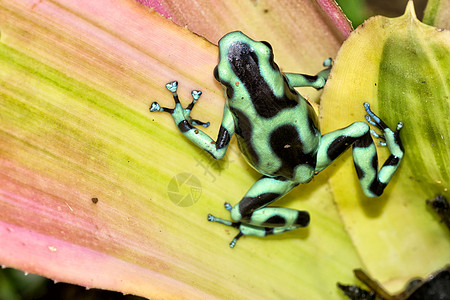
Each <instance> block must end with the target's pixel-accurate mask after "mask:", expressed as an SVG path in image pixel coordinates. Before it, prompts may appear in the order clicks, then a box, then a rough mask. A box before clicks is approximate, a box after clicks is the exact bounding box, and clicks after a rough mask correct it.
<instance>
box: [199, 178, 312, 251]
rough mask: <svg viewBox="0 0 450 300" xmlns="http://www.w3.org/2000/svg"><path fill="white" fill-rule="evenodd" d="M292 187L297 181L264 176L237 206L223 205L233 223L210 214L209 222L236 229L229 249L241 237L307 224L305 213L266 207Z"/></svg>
mask: <svg viewBox="0 0 450 300" xmlns="http://www.w3.org/2000/svg"><path fill="white" fill-rule="evenodd" d="M295 186H297V183H296V182H293V181H291V180H288V179H285V178H281V177H268V176H263V177H262V178H261V179H259V180H258V181H257V182H256V183H255V184H254V185H253V186H252V187H251V188H250V190H249V191H248V192H247V193H246V194H245V196H244V198H242V200H241V201H240V202H239V203H238V204H237V205H235V206H234V207H232V206H231V205H230V204H228V203H225V208H226V209H227V210H229V211H230V215H231V218H232V219H233V221H235V222H232V221H228V220H223V219H220V218H217V217H214V216H213V215H208V220H209V221H211V222H219V223H222V224H225V225H228V226H233V227H235V228H237V229H239V233H238V235H237V236H236V237H235V238H234V239H233V241H232V242H231V243H230V247H231V248H233V247H234V246H235V245H236V242H237V240H238V239H239V238H240V237H241V236H243V235H251V236H259V237H263V236H267V235H271V234H279V233H282V232H285V231H289V230H294V229H297V228H299V227H305V226H307V225H308V224H309V219H310V218H309V214H308V212H306V211H298V210H295V209H290V208H284V207H274V206H267V205H269V204H270V203H272V202H273V201H275V200H277V199H279V198H281V197H282V196H284V195H285V194H287V193H288V192H289V191H290V190H291V189H292V188H294V187H295Z"/></svg>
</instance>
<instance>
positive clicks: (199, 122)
mask: <svg viewBox="0 0 450 300" xmlns="http://www.w3.org/2000/svg"><path fill="white" fill-rule="evenodd" d="M191 124H192V125H196V126H203V127H205V128H206V127H208V126H209V125H210V123H209V122H202V121H200V120H196V119H191Z"/></svg>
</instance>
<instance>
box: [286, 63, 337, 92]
mask: <svg viewBox="0 0 450 300" xmlns="http://www.w3.org/2000/svg"><path fill="white" fill-rule="evenodd" d="M332 62H333V61H332V60H331V58H327V59H326V60H325V61H324V62H323V66H324V67H325V69H323V70H322V71H320V72H319V73H317V75H314V76H312V75H305V74H297V73H285V74H284V75H286V77H287V79H288V81H289V84H290V85H291V86H293V87H313V88H315V89H317V90H320V89H321V88H323V87H324V86H325V83H326V82H327V79H328V75H329V74H330V71H331V65H332Z"/></svg>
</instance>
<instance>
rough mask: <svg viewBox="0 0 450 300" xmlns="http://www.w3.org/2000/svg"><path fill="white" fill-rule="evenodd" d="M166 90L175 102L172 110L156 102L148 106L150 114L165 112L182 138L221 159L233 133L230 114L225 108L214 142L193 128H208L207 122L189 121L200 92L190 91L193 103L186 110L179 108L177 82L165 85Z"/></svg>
mask: <svg viewBox="0 0 450 300" xmlns="http://www.w3.org/2000/svg"><path fill="white" fill-rule="evenodd" d="M166 88H167V89H168V90H169V91H170V92H172V95H173V99H174V101H175V107H174V108H167V107H162V106H160V105H159V104H158V102H153V103H152V105H151V106H150V112H167V113H169V114H170V115H171V116H172V118H173V120H174V122H175V124H176V125H177V127H178V129H179V130H180V132H181V133H183V135H184V136H186V137H187V138H188V139H189V140H191V141H192V142H194V143H195V144H196V145H197V146H199V147H200V148H202V149H204V150H206V151H207V152H208V153H210V154H211V155H212V156H213V157H214V158H216V159H221V158H222V157H223V156H224V155H225V152H226V150H227V148H228V145H229V143H230V139H231V136H232V135H233V133H234V122H233V117H232V116H231V112H230V111H229V109H228V108H227V106H225V109H224V113H223V119H222V124H221V127H220V130H219V134H218V137H217V141H214V140H213V139H212V138H211V137H210V136H208V135H207V134H206V133H204V132H203V131H201V130H199V129H197V128H195V127H193V125H201V126H204V127H208V126H209V122H207V123H204V122H201V121H199V120H194V119H191V117H190V113H191V111H192V108H193V107H194V105H195V103H196V102H197V101H198V99H199V98H200V95H201V92H200V91H192V98H193V101H192V102H191V104H189V105H188V106H187V107H186V108H183V107H182V106H181V103H180V100H179V99H178V94H177V88H178V82H176V81H173V82H169V83H168V84H166Z"/></svg>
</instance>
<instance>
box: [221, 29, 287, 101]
mask: <svg viewBox="0 0 450 300" xmlns="http://www.w3.org/2000/svg"><path fill="white" fill-rule="evenodd" d="M214 77H215V78H216V80H217V81H219V82H220V83H221V84H222V85H223V86H224V88H225V89H226V95H227V98H228V99H229V100H234V99H239V98H240V99H244V98H246V99H248V98H249V97H246V96H245V95H243V94H242V93H245V89H246V90H247V91H248V90H249V89H251V90H264V88H265V87H271V88H273V87H275V88H277V87H281V89H282V87H283V85H284V84H283V83H284V78H283V77H284V76H283V74H282V73H281V72H280V69H279V68H278V66H277V65H276V64H275V62H274V60H273V51H272V47H271V46H270V44H269V43H267V42H258V41H254V40H252V39H250V38H249V37H248V36H246V35H245V34H243V33H242V32H240V31H234V32H230V33H228V34H227V35H225V36H224V37H223V38H222V39H221V40H220V41H219V64H218V65H217V67H216V68H215V69H214ZM242 88H244V89H242ZM272 92H273V93H275V94H277V93H278V92H281V93H282V91H281V90H280V91H272ZM251 100H252V101H255V99H253V98H251Z"/></svg>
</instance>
